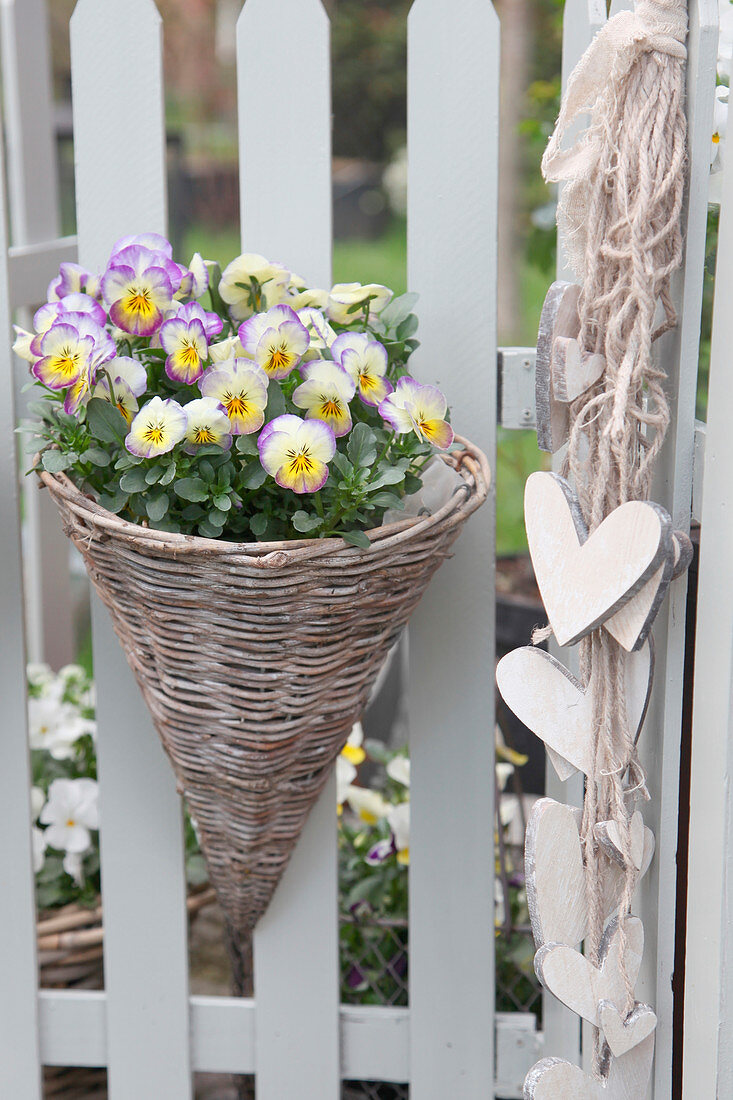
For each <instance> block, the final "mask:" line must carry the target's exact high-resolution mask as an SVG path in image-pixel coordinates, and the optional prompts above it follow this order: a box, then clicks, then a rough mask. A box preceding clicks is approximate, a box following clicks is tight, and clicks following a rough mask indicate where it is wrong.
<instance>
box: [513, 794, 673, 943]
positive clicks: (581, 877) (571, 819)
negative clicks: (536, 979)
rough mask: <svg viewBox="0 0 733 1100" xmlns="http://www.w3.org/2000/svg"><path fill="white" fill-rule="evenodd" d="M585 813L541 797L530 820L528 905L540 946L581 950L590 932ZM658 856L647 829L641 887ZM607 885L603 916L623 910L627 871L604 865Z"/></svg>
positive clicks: (606, 861) (616, 865) (604, 885)
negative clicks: (582, 836) (581, 829)
mask: <svg viewBox="0 0 733 1100" xmlns="http://www.w3.org/2000/svg"><path fill="white" fill-rule="evenodd" d="M580 818H581V811H580V810H578V809H575V808H574V807H571V806H564V805H563V804H562V803H560V802H555V800H554V799H552V798H539V799H538V800H537V801H536V802H535V804H534V806H533V807H532V811H531V813H530V815H529V821H528V822H527V836H526V840H525V844H524V872H525V884H526V889H527V906H528V908H529V917H530V921H531V924H532V934H533V935H534V941H535V944H536V945H537V947H541V946H542V945H543V944H544V943H564V944H567V946H568V947H577V945H578V944H579V943H580V942H581V941H582V940H583V939H585V936H586V933H587V929H588V905H587V902H586V893H585V889H586V887H585V867H584V864H583V852H582V847H581V842H580V834H579V831H578V830H579V827H580ZM653 854H654V834H653V833H652V831H651V829H647V828H645V829H644V856H643V859H642V864H641V869H640V871H639V873H638V876H637V882H638V881H639V879H640V878H641V877H642V876H643V875H645V874H646V872H647V870H648V868H649V864H650V863H651V861H652V856H653ZM603 863H604V865H603V868H602V875H601V886H602V892H603V907H602V908H603V914H604V917H610V916H612V914H613V913H614V912H615V911H616V909H617V908H618V900H619V897H620V896H621V892H622V890H623V882H624V874H625V872H624V868H623V867H622V866H621V865H620V864H619V863H617V862H615V861H614V860H610V859H605V857H604V860H603Z"/></svg>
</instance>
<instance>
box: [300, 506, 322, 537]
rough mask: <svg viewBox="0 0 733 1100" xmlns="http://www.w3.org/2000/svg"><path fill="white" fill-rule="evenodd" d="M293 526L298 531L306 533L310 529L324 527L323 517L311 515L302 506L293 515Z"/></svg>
mask: <svg viewBox="0 0 733 1100" xmlns="http://www.w3.org/2000/svg"><path fill="white" fill-rule="evenodd" d="M293 527H294V528H295V530H296V531H302V532H303V533H304V534H307V533H308V532H309V531H317V530H318V528H319V527H323V517H322V516H311V515H309V514H308V513H307V512H304V511H303V510H302V508H301V509H300V510H299V511H297V512H295V513H294V515H293Z"/></svg>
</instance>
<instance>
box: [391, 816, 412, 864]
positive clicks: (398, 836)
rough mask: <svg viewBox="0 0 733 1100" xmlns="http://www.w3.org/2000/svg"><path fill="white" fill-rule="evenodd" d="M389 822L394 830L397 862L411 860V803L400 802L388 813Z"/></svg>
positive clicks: (393, 836)
mask: <svg viewBox="0 0 733 1100" xmlns="http://www.w3.org/2000/svg"><path fill="white" fill-rule="evenodd" d="M387 824H388V825H389V827H390V829H391V830H392V838H393V841H394V846H395V851H396V852H397V862H398V863H404V864H407V863H409V862H410V803H409V802H400V803H399V804H398V805H397V806H393V807H392V809H391V810H390V811H389V813H388V814H387Z"/></svg>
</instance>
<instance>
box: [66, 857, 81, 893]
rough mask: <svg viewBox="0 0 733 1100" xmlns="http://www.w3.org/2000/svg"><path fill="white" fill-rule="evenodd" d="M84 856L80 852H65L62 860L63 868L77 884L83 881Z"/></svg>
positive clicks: (79, 884)
mask: <svg viewBox="0 0 733 1100" xmlns="http://www.w3.org/2000/svg"><path fill="white" fill-rule="evenodd" d="M83 867H84V856H83V854H82V853H81V852H67V853H66V855H65V856H64V860H63V868H64V870H65V871H66V874H67V875H70V876H71V877H72V878H73V880H74V882H75V883H76V885H77V886H81V885H82V883H83V882H84V871H83Z"/></svg>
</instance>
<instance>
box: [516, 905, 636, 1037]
mask: <svg viewBox="0 0 733 1100" xmlns="http://www.w3.org/2000/svg"><path fill="white" fill-rule="evenodd" d="M620 927H621V926H620V921H619V919H618V918H617V919H615V920H613V921H611V923H610V924H609V926H608V928H607V929H606V931H605V932H604V934H603V939H602V940H601V946H600V949H599V962H600V967H596V966H593V964H592V963H591V962H590V961H589V960H588V959H586V957H585V955H581V954H580V952H579V951H576V950H575V949H574V948H572V947H568V946H567V944H564V943H545V944H543V945H542V947H540V949H539V950H538V952H537V954H536V955H535V959H534V968H535V973H536V974H537V977H538V978H539V980H540V982H541V983H542V985H543V986H544V987H545V989H547V990H549V992H550V993H552V994H553V996H555V997H557V999H558V1000H559V1001H562V1003H563V1004H564V1005H567V1007H568V1008H569V1009H571V1011H573V1012H575V1013H576V1015H578V1016H582V1017H583V1019H584V1020H588V1022H589V1023H591V1024H593V1026H594V1027H599V1026H600V1016H599V1007H598V1006H599V1004H600V1003H601V1002H606V1003H609V1004H611V1005H615V1006H616V1007H618V1006H621V1007H623V1005H624V1003H625V1001H626V982H625V979H624V972H623V968H622V966H621V936H620ZM623 927H624V933H625V948H624V952H623V960H624V966H625V968H626V974H627V975H628V979H629V982H630V983H631V986H632V988H633V986H634V985H635V984H636V979H637V978H638V976H639V968H640V967H641V959H642V955H643V953H644V928H643V925H642V923H641V921H640V920H639V918H638V917H627V918H626V920H625V921H624V926H623ZM609 1045H610V1044H609Z"/></svg>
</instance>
